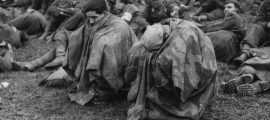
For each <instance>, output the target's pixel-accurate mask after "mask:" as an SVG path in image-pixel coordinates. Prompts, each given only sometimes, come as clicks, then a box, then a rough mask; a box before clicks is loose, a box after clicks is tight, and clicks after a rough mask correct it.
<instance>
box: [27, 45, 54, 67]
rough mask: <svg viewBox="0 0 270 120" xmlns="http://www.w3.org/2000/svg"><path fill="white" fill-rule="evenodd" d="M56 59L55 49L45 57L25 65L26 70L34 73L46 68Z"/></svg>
mask: <svg viewBox="0 0 270 120" xmlns="http://www.w3.org/2000/svg"><path fill="white" fill-rule="evenodd" d="M54 58H55V49H52V50H50V51H49V52H47V53H46V54H45V55H43V56H41V57H39V58H37V59H35V60H33V61H31V62H28V63H26V64H25V69H26V70H28V71H34V70H35V69H37V68H39V67H42V66H44V65H45V64H47V63H49V62H51V61H52V60H53V59H54Z"/></svg>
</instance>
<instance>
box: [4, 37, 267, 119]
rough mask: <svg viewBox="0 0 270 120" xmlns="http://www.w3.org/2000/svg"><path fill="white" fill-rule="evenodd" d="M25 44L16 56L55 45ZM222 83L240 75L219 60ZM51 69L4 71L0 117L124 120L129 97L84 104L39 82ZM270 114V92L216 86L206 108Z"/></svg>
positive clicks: (218, 115) (211, 114)
mask: <svg viewBox="0 0 270 120" xmlns="http://www.w3.org/2000/svg"><path fill="white" fill-rule="evenodd" d="M26 44H27V45H25V46H24V47H22V48H20V49H17V50H15V53H16V60H19V61H29V60H33V59H35V58H37V57H39V56H41V55H42V54H44V53H46V52H47V51H49V50H50V48H52V45H51V44H48V43H46V42H45V41H38V40H35V39H34V40H30V41H29V42H28V43H26ZM218 66H219V70H218V83H220V82H221V81H226V80H228V79H230V78H232V77H233V76H235V75H237V73H236V72H235V71H230V70H228V69H229V68H230V67H229V66H228V65H226V64H224V63H219V64H218ZM49 72H50V71H46V70H44V69H39V70H37V71H35V72H8V73H0V82H9V83H11V85H10V87H8V88H6V89H2V90H0V97H1V103H0V120H8V119H11V120H14V119H18V120H22V119H27V120H29V119H35V120H36V119H40V120H43V119H57V120H58V119H59V120H69V119H71V120H77V119H78V120H79V119H85V120H86V119H90V120H124V119H125V118H126V111H127V109H128V103H127V102H126V100H125V98H122V99H117V100H113V101H110V102H97V103H94V104H93V103H92V104H87V105H86V106H84V107H82V106H79V105H78V104H76V103H74V102H70V100H69V99H68V96H67V92H68V88H46V87H39V86H38V83H39V82H40V80H41V79H42V78H44V77H45V76H46V75H47V74H49ZM268 118H270V94H269V93H263V94H260V95H256V96H248V97H243V96H237V95H226V94H223V93H222V92H221V91H220V89H219V88H218V86H217V88H216V95H215V97H214V98H213V100H212V101H211V102H210V105H209V106H208V107H207V108H206V111H205V113H204V114H203V116H202V118H201V119H202V120H210V119H220V120H240V119H243V120H244V119H252V120H253V119H257V120H262V119H268Z"/></svg>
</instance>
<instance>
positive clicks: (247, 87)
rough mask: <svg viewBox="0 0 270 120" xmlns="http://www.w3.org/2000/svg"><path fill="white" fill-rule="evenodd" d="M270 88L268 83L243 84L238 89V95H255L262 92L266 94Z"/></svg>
mask: <svg viewBox="0 0 270 120" xmlns="http://www.w3.org/2000/svg"><path fill="white" fill-rule="evenodd" d="M269 88H270V83H269V82H267V81H260V80H258V81H256V82H254V83H251V84H243V85H240V86H238V87H237V93H238V94H239V95H255V94H257V93H260V92H264V91H266V90H268V89H269Z"/></svg>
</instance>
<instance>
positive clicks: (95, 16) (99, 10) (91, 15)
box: [82, 0, 107, 25]
mask: <svg viewBox="0 0 270 120" xmlns="http://www.w3.org/2000/svg"><path fill="white" fill-rule="evenodd" d="M106 10H107V6H106V2H105V0H90V1H88V2H87V3H86V4H85V5H84V6H83V10H82V12H83V13H84V14H85V15H86V17H87V18H88V19H89V22H90V24H91V25H93V24H95V23H96V22H98V21H99V20H100V19H101V18H102V17H103V16H104V11H106Z"/></svg>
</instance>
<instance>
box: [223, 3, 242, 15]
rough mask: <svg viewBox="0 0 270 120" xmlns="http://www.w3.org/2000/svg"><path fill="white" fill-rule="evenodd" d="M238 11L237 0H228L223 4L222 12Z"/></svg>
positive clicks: (226, 13) (238, 4) (227, 13)
mask: <svg viewBox="0 0 270 120" xmlns="http://www.w3.org/2000/svg"><path fill="white" fill-rule="evenodd" d="M239 12H240V3H239V2H238V1H237V0H228V1H227V2H226V4H225V9H224V13H225V15H229V14H232V13H239Z"/></svg>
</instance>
